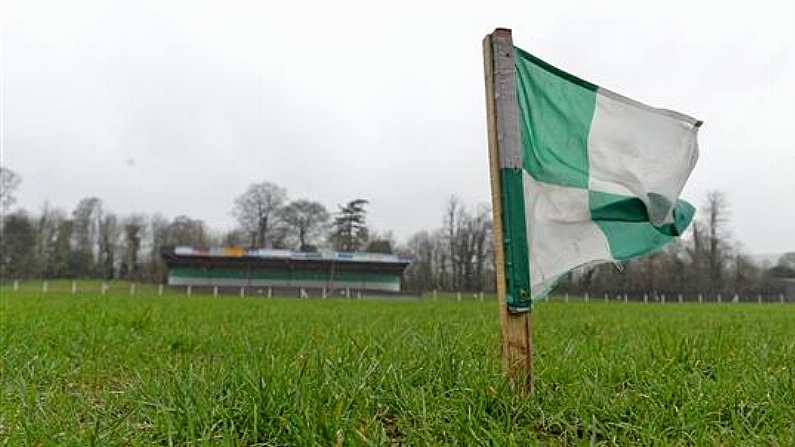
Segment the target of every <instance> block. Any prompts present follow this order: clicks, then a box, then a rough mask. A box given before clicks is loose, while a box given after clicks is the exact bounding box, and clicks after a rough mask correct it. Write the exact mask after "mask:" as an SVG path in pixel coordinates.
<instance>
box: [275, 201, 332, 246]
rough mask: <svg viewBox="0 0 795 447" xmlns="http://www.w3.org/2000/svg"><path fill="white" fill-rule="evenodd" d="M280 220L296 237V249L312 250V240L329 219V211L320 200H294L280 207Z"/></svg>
mask: <svg viewBox="0 0 795 447" xmlns="http://www.w3.org/2000/svg"><path fill="white" fill-rule="evenodd" d="M279 215H280V217H281V220H282V221H283V222H284V223H285V225H287V226H288V228H289V229H290V231H291V233H293V235H294V236H295V237H296V238H297V239H298V249H299V250H301V251H313V250H314V249H315V247H314V245H312V240H313V239H314V238H315V237H317V236H318V235H319V233H320V232H321V231H322V230H323V229H324V228H325V226H326V224H327V223H328V221H329V213H328V211H326V207H325V206H323V204H322V203H320V202H313V201H311V200H305V199H301V200H295V201H293V202H290V204H288V205H287V206H285V207H284V208H282V210H281V212H280V213H279Z"/></svg>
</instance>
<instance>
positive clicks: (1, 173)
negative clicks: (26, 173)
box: [0, 166, 22, 215]
mask: <svg viewBox="0 0 795 447" xmlns="http://www.w3.org/2000/svg"><path fill="white" fill-rule="evenodd" d="M20 183H22V177H20V176H19V174H17V173H16V172H14V171H12V170H11V169H9V168H6V167H5V166H0V211H1V212H2V214H3V215H5V213H6V211H8V209H9V208H11V207H12V206H13V205H14V204H15V203H16V202H17V199H16V197H15V196H14V193H15V192H16V190H17V188H19V184H20Z"/></svg>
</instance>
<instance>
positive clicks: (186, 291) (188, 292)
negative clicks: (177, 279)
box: [185, 286, 193, 296]
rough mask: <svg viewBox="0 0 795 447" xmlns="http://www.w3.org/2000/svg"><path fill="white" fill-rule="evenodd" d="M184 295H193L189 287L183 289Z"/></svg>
mask: <svg viewBox="0 0 795 447" xmlns="http://www.w3.org/2000/svg"><path fill="white" fill-rule="evenodd" d="M185 293H187V295H188V296H191V294H192V293H193V290H192V289H191V286H188V287H187V289H185Z"/></svg>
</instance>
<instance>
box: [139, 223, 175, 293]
mask: <svg viewBox="0 0 795 447" xmlns="http://www.w3.org/2000/svg"><path fill="white" fill-rule="evenodd" d="M168 231H169V222H168V219H166V218H165V217H163V216H162V215H160V214H155V215H153V216H152V217H151V218H150V219H149V231H148V234H149V235H150V240H149V244H148V245H149V256H148V258H149V259H147V261H146V266H145V272H146V275H147V276H148V277H149V278H150V279H151V280H152V281H156V282H162V281H164V280H165V278H166V271H167V269H166V265H165V263H164V262H163V258H162V257H161V253H160V251H161V249H162V248H163V247H165V246H167V245H169V243H170V242H169V237H168Z"/></svg>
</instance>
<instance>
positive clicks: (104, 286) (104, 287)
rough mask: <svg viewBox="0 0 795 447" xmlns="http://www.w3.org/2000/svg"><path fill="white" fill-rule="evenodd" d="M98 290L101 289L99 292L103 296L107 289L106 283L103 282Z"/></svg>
mask: <svg viewBox="0 0 795 447" xmlns="http://www.w3.org/2000/svg"><path fill="white" fill-rule="evenodd" d="M100 290H101V291H102V292H101V293H102V296H105V293H106V292H107V291H108V284H107V283H104V282H103V283H102V287H100Z"/></svg>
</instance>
